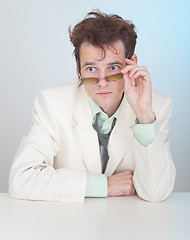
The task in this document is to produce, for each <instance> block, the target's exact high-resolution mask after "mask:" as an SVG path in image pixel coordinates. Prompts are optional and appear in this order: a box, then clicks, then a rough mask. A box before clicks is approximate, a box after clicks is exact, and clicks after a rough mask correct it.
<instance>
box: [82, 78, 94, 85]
mask: <svg viewBox="0 0 190 240" xmlns="http://www.w3.org/2000/svg"><path fill="white" fill-rule="evenodd" d="M81 81H82V82H83V83H84V84H88V85H91V84H96V83H97V82H98V79H97V78H82V79H81Z"/></svg>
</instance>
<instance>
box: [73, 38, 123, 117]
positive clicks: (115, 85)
mask: <svg viewBox="0 0 190 240" xmlns="http://www.w3.org/2000/svg"><path fill="white" fill-rule="evenodd" d="M113 47H114V48H111V47H110V48H108V47H105V57H104V58H103V55H102V54H103V53H102V50H101V49H100V48H97V47H95V46H94V45H92V44H89V43H83V44H82V45H81V48H80V63H81V72H80V75H81V77H82V78H85V77H97V78H98V77H99V78H101V79H100V81H99V82H98V83H97V84H93V85H85V90H86V92H87V94H88V95H89V96H90V98H91V99H92V100H93V101H94V102H95V103H96V104H97V105H98V106H99V107H100V108H101V109H102V110H103V111H104V112H105V113H107V114H108V115H109V116H111V115H113V114H114V112H115V111H116V110H117V108H118V107H119V105H120V102H121V100H122V94H123V92H124V79H123V78H122V79H120V80H117V81H115V82H108V81H106V80H105V79H102V78H104V77H106V76H109V75H112V74H116V73H120V72H121V70H122V69H123V68H124V67H125V64H126V62H125V47H124V44H123V42H122V41H120V40H119V41H117V42H116V43H115V44H113ZM77 71H78V70H77ZM78 74H79V71H78Z"/></svg>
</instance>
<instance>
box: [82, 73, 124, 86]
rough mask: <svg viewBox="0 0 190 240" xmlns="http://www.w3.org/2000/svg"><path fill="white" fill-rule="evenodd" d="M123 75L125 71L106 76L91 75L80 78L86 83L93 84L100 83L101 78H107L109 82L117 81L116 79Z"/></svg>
mask: <svg viewBox="0 0 190 240" xmlns="http://www.w3.org/2000/svg"><path fill="white" fill-rule="evenodd" d="M122 77H123V73H117V74H113V75H110V76H107V77H105V78H94V77H90V78H80V80H81V81H82V82H83V83H84V84H86V85H92V84H96V83H98V82H99V81H100V79H105V80H106V81H108V82H115V81H117V80H119V79H121V78H122Z"/></svg>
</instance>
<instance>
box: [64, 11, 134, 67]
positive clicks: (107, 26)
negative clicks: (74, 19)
mask: <svg viewBox="0 0 190 240" xmlns="http://www.w3.org/2000/svg"><path fill="white" fill-rule="evenodd" d="M69 36H70V41H71V42H72V44H73V46H74V55H75V59H76V61H77V64H78V66H79V71H80V46H81V44H82V43H84V42H87V43H90V44H92V45H94V46H96V47H99V48H101V49H102V51H103V56H105V48H104V47H105V46H107V47H113V44H114V43H115V42H116V41H118V40H121V41H122V42H123V44H124V46H125V56H126V58H131V57H132V55H133V54H134V50H135V45H136V39H137V34H136V32H135V25H134V24H133V23H132V22H130V21H128V20H123V18H122V17H120V16H118V15H114V14H111V15H108V14H105V13H102V12H100V11H99V10H95V11H92V12H89V13H88V14H87V16H86V17H85V18H84V20H83V21H81V22H79V23H78V24H77V25H75V26H74V28H73V30H71V27H69Z"/></svg>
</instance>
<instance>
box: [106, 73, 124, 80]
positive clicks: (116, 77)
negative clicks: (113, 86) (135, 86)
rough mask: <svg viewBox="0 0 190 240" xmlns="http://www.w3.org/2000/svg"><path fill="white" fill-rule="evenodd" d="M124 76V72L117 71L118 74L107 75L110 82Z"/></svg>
mask: <svg viewBox="0 0 190 240" xmlns="http://www.w3.org/2000/svg"><path fill="white" fill-rule="evenodd" d="M122 77H123V74H122V73H117V74H113V75H111V76H108V77H106V80H107V81H108V82H114V81H117V80H119V79H121V78H122Z"/></svg>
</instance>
